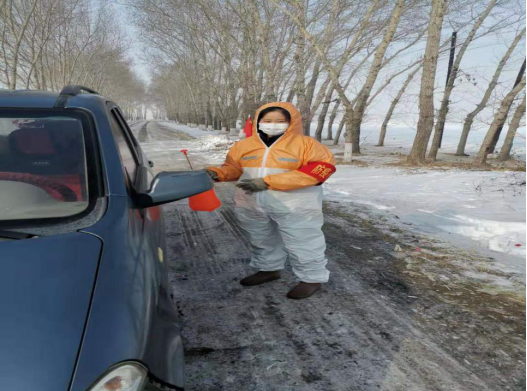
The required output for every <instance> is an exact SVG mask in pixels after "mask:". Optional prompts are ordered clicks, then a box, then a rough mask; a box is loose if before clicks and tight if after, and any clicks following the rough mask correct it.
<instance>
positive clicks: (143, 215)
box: [109, 104, 166, 284]
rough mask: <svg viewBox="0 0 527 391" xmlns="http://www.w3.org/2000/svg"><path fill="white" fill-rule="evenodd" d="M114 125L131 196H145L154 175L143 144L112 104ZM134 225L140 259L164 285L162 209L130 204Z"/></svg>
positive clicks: (157, 282)
mask: <svg viewBox="0 0 527 391" xmlns="http://www.w3.org/2000/svg"><path fill="white" fill-rule="evenodd" d="M109 109H110V116H111V118H110V121H111V122H112V132H113V133H114V137H115V139H116V142H117V145H118V148H119V153H120V154H121V161H122V164H123V169H124V173H123V175H125V180H126V181H127V188H128V190H129V196H130V197H132V195H133V194H134V193H135V192H145V191H146V190H148V188H149V187H150V184H151V182H152V180H153V174H152V172H151V171H150V167H149V162H148V160H146V159H145V157H144V154H143V152H142V150H141V147H140V145H139V143H138V142H137V140H136V138H135V137H134V135H133V133H132V131H131V129H130V128H129V126H128V124H127V123H126V120H125V119H124V116H123V114H122V112H121V110H120V109H119V107H118V106H117V105H115V104H110V106H109ZM129 213H130V223H131V225H132V227H131V232H132V233H133V236H134V242H135V243H136V245H137V251H138V252H139V253H138V255H137V256H138V257H141V258H142V262H144V264H143V267H144V270H145V272H147V273H150V274H152V277H154V278H155V280H156V284H160V283H162V282H164V281H162V279H163V277H162V276H161V274H162V271H163V270H162V269H163V268H164V265H162V264H163V262H164V258H165V252H166V250H165V238H164V236H165V235H164V221H163V218H162V213H161V207H159V206H154V207H150V208H145V209H141V208H137V207H136V206H135V205H133V203H132V202H131V200H130V210H129Z"/></svg>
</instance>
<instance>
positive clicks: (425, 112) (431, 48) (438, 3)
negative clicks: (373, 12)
mask: <svg viewBox="0 0 527 391" xmlns="http://www.w3.org/2000/svg"><path fill="white" fill-rule="evenodd" d="M446 3H447V2H446V0H433V1H432V11H431V12H430V25H429V27H428V39H427V41H426V49H425V57H424V64H423V75H422V77H421V91H420V94H419V121H418V123H417V135H416V137H415V140H414V143H413V146H412V150H411V151H410V154H409V155H408V162H409V163H411V164H423V163H425V161H426V149H427V146H428V141H429V139H430V135H431V134H432V127H433V126H434V84H435V78H436V70H437V60H438V57H439V41H440V39H441V29H442V26H443V18H444V15H445V12H446V5H447V4H446Z"/></svg>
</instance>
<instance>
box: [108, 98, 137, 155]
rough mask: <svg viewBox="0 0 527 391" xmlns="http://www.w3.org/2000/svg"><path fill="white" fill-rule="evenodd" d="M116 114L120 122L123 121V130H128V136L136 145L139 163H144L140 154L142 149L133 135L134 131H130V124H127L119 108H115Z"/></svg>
mask: <svg viewBox="0 0 527 391" xmlns="http://www.w3.org/2000/svg"><path fill="white" fill-rule="evenodd" d="M114 112H115V114H116V115H117V117H118V118H119V120H120V121H121V124H122V126H123V128H124V129H126V134H127V135H128V137H129V139H130V140H131V141H132V144H133V145H134V150H135V151H136V156H137V158H138V159H139V163H142V162H141V153H140V152H139V151H140V149H141V148H140V146H139V143H138V142H137V140H136V138H135V137H134V134H133V133H132V130H131V129H130V126H128V122H126V120H125V119H124V116H123V113H122V112H121V110H119V109H118V108H115V109H114Z"/></svg>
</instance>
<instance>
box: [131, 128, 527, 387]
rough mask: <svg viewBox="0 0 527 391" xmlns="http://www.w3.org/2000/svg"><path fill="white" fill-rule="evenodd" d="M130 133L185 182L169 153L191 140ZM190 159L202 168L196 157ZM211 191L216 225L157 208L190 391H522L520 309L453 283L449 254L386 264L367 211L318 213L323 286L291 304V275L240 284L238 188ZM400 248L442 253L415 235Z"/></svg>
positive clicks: (245, 256)
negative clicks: (162, 217) (163, 223)
mask: <svg viewBox="0 0 527 391" xmlns="http://www.w3.org/2000/svg"><path fill="white" fill-rule="evenodd" d="M135 129H136V130H137V131H138V132H139V133H140V132H141V131H142V132H143V137H142V138H143V139H142V142H143V143H144V148H145V150H146V152H147V155H148V156H149V158H151V159H153V160H154V161H155V163H156V167H157V168H158V169H163V170H166V169H185V164H186V162H185V161H184V160H183V156H179V155H178V154H176V153H174V151H173V150H170V148H174V145H172V144H171V143H170V142H168V140H172V141H173V142H174V143H175V144H176V145H183V147H185V143H192V142H193V141H192V139H188V137H189V136H188V135H186V134H185V135H183V136H181V135H178V133H177V132H173V131H170V130H167V129H164V128H163V127H162V126H160V125H158V124H156V123H154V122H151V123H149V124H148V126H144V127H143V125H142V124H138V125H137V126H136V127H135ZM139 129H141V130H139ZM145 133H146V134H145ZM180 136H181V138H182V141H181V142H177V139H178V138H179V137H180ZM140 138H141V137H140ZM165 140H167V141H165ZM159 141H163V142H162V143H161V142H159ZM172 141H171V142H172ZM163 145H165V146H166V148H167V150H163V148H162V146H163ZM149 151H150V152H149ZM152 155H154V156H152ZM193 158H194V159H195V160H194V163H195V165H196V166H197V167H198V168H200V167H203V166H204V165H205V164H206V163H207V154H206V153H204V154H196V155H194V156H193ZM216 190H217V193H218V195H219V197H220V198H221V199H222V202H223V206H222V207H221V208H220V209H219V210H217V211H215V212H213V213H196V212H192V211H191V210H190V209H189V208H188V206H187V203H186V202H183V201H182V202H177V203H173V204H170V205H167V206H166V207H165V211H166V218H167V236H168V250H169V262H170V268H171V281H172V286H173V292H174V297H175V299H176V304H177V308H178V311H179V313H180V315H181V318H182V322H183V328H184V338H185V345H186V357H187V363H186V372H187V389H188V390H191V391H192V390H199V391H205V390H211V391H212V390H237V391H256V390H266V391H267V390H269V391H271V390H273V391H274V390H276V391H278V390H279V391H289V390H295V391H296V390H300V391H310V390H320V391H341V390H342V391H352V390H353V391H355V390H357V391H359V390H360V391H370V390H401V391H403V390H404V391H413V390H449V391H452V390H467V391H468V390H474V391H475V390H478V391H480V390H524V389H525V371H524V368H525V311H524V308H525V307H524V303H523V302H522V301H521V300H519V299H517V298H516V297H512V296H509V295H504V294H494V295H491V294H487V293H483V292H481V291H480V290H479V287H478V286H475V285H473V284H471V283H468V282H463V280H462V279H459V278H458V279H455V278H453V276H454V275H455V273H456V271H455V270H454V268H452V267H451V265H450V263H449V262H448V261H449V258H448V257H455V256H456V252H455V251H453V250H450V251H449V254H448V257H447V256H445V257H446V258H443V257H438V259H437V262H435V263H433V264H432V266H430V265H429V266H427V267H424V266H423V267H421V266H420V265H416V263H415V259H416V258H412V257H411V256H404V257H402V256H401V255H400V254H398V253H395V252H394V251H393V250H394V245H395V243H394V239H393V237H392V236H390V235H389V234H387V231H386V230H387V228H386V226H385V225H383V226H382V227H381V226H380V225H379V224H378V223H379V222H376V221H372V220H371V219H369V218H368V217H367V215H365V214H364V207H363V206H357V207H356V210H351V211H350V210H349V208H348V209H346V212H343V209H342V208H340V206H339V204H337V203H326V205H325V216H326V217H325V218H326V224H325V227H324V231H325V234H326V240H327V243H328V252H327V255H328V258H329V265H328V268H329V270H330V271H331V273H332V274H331V280H330V282H329V283H328V284H326V286H325V289H324V291H323V292H321V293H320V294H318V295H316V296H314V297H312V298H310V299H308V300H303V301H292V300H288V299H287V298H286V296H285V295H286V293H287V291H288V290H289V289H290V288H291V287H293V286H294V285H295V283H296V281H295V278H294V275H293V274H292V272H291V271H290V269H288V270H286V271H285V273H283V278H282V279H281V280H278V281H274V282H271V283H269V284H265V285H262V286H258V287H251V288H245V287H242V286H241V285H240V284H239V282H238V281H239V279H240V278H242V277H243V276H245V275H247V274H250V273H252V272H253V270H252V269H251V268H250V267H249V266H248V263H249V256H250V255H249V254H250V253H249V246H248V243H247V241H246V239H245V237H244V235H243V233H242V232H241V231H240V229H239V228H238V226H237V224H236V221H235V219H234V215H233V203H232V197H233V191H234V186H233V185H232V184H228V183H225V184H218V185H217V186H216ZM393 229H395V228H393ZM388 230H390V228H389V227H388ZM398 238H399V239H398V240H400V238H404V239H405V242H406V243H412V242H414V243H415V244H416V245H418V246H420V247H422V248H427V249H428V250H429V251H430V253H437V252H440V251H441V243H438V242H434V241H433V240H431V239H429V238H426V237H424V236H418V235H415V234H411V233H405V232H398ZM433 267H435V268H437V269H438V270H437V272H436V273H435V274H434V273H433V272H431V270H432V268H433ZM442 277H444V278H442Z"/></svg>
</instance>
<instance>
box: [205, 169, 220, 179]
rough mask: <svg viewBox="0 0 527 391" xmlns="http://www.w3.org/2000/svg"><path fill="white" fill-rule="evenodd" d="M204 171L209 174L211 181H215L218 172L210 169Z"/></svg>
mask: <svg viewBox="0 0 527 391" xmlns="http://www.w3.org/2000/svg"><path fill="white" fill-rule="evenodd" d="M205 172H206V173H207V174H209V176H210V177H211V179H212V180H213V181H217V180H218V173H217V172H216V171H212V170H205Z"/></svg>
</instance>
